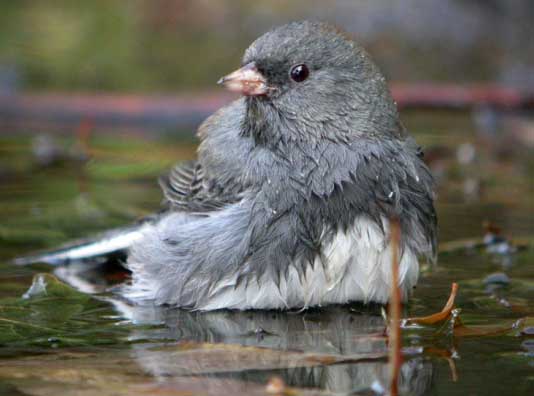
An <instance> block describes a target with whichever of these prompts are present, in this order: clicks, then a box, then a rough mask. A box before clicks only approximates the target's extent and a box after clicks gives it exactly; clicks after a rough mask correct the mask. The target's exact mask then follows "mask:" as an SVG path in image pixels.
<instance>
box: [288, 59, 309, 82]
mask: <svg viewBox="0 0 534 396" xmlns="http://www.w3.org/2000/svg"><path fill="white" fill-rule="evenodd" d="M290 75H291V78H292V79H293V81H296V82H302V81H304V80H306V79H307V78H308V76H309V75H310V71H309V70H308V66H306V65H305V64H304V63H302V64H300V65H296V66H293V67H292V68H291V72H290Z"/></svg>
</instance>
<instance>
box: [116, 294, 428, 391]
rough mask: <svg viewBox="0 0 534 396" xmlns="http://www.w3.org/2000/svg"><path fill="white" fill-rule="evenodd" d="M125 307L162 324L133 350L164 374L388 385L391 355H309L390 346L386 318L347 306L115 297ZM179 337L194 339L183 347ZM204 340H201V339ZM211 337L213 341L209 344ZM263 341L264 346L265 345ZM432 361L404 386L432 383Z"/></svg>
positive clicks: (408, 372)
mask: <svg viewBox="0 0 534 396" xmlns="http://www.w3.org/2000/svg"><path fill="white" fill-rule="evenodd" d="M110 302H111V303H112V304H113V305H114V307H115V308H116V309H117V311H118V312H119V314H120V315H121V316H123V317H125V318H127V319H128V320H130V321H131V322H133V323H136V324H144V325H147V324H159V325H163V326H159V327H157V328H147V327H146V326H145V327H143V328H139V329H138V330H134V331H133V332H132V333H131V334H130V336H129V339H130V340H131V341H136V340H137V341H141V340H150V342H149V343H134V344H133V346H132V356H133V357H134V358H135V360H136V361H137V363H138V364H139V365H140V366H141V367H143V369H144V370H145V371H146V372H147V373H149V374H150V375H153V376H155V377H157V378H158V379H160V380H166V379H168V378H169V377H176V376H184V375H187V376H189V375H208V376H214V375H215V376H217V377H218V378H220V377H222V378H227V379H232V380H235V379H239V380H247V381H253V382H259V383H265V382H266V381H267V380H268V378H270V377H271V376H272V375H279V376H281V377H282V378H283V379H284V381H285V382H286V383H287V384H288V385H290V386H298V387H320V388H323V389H328V390H331V391H336V392H337V391H343V392H347V391H358V390H369V389H371V388H372V387H375V388H376V387H377V386H378V384H388V376H389V368H388V364H387V360H386V358H384V359H378V360H376V359H374V360H373V359H370V360H368V361H362V362H356V363H350V364H349V363H347V364H333V365H322V364H310V362H305V361H304V360H303V359H304V358H305V356H308V354H313V355H319V356H359V355H362V354H379V355H380V354H382V353H383V354H384V356H386V355H385V354H386V353H387V346H386V339H385V338H384V337H383V336H382V334H383V331H384V322H383V319H382V318H381V317H380V316H378V315H372V314H357V313H353V312H351V311H350V310H349V309H348V308H346V307H331V308H328V309H323V310H320V311H308V312H304V313H291V312H280V311H245V312H240V311H216V312H188V311H183V310H178V309H170V308H164V307H163V308H162V307H154V306H150V305H145V306H132V305H130V304H128V303H126V302H124V301H120V300H115V299H110ZM175 341H182V342H183V341H188V342H193V344H191V345H189V346H188V347H187V348H184V349H181V348H180V345H182V344H180V343H179V344H176V342H175ZM197 343H198V344H197ZM204 343H209V346H208V347H206V346H205V344H204ZM258 347H259V348H262V349H258ZM431 377H432V366H431V363H430V362H429V361H424V360H423V359H422V358H419V357H416V358H412V359H409V360H407V361H406V362H405V363H404V364H403V366H402V369H401V380H400V381H401V389H402V392H403V393H406V394H411V395H418V394H423V393H424V392H426V391H427V390H428V389H429V386H430V383H431Z"/></svg>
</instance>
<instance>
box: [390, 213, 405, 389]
mask: <svg viewBox="0 0 534 396" xmlns="http://www.w3.org/2000/svg"><path fill="white" fill-rule="evenodd" d="M390 237H391V250H392V253H391V294H390V300H389V367H390V379H391V383H390V394H391V395H392V396H396V395H398V394H399V388H398V383H399V373H400V367H401V364H402V353H401V327H400V319H401V295H400V289H399V245H400V224H399V221H398V220H397V219H395V220H392V221H391V236H390Z"/></svg>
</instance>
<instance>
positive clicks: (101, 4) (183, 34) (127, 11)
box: [0, 0, 534, 93]
mask: <svg viewBox="0 0 534 396" xmlns="http://www.w3.org/2000/svg"><path fill="white" fill-rule="evenodd" d="M2 3H3V4H2V6H1V9H2V12H1V15H0V89H1V90H2V91H4V92H6V91H17V90H32V91H33V90H39V91H50V90H53V91H63V92H69V91H92V92H94V91H114V92H125V91H126V92H144V93H155V92H157V93H161V92H167V93H175V92H178V91H183V90H186V89H187V90H191V91H196V90H200V89H208V88H212V87H213V84H214V82H215V81H216V80H217V78H218V76H220V75H222V74H223V73H225V72H227V71H228V70H231V69H232V67H235V66H236V65H237V64H238V63H239V59H240V57H241V55H242V52H243V50H244V48H246V47H247V46H248V44H250V42H251V41H252V40H254V39H255V38H256V37H258V36H259V35H260V34H261V33H263V32H265V31H266V30H268V29H270V28H271V27H272V26H275V25H278V24H281V23H284V22H288V21H291V20H295V19H307V18H311V19H323V20H326V21H329V22H333V23H336V24H338V25H339V26H341V27H343V28H344V29H346V30H348V31H349V32H351V33H352V34H353V35H354V37H356V39H357V40H358V41H359V42H360V43H362V44H363V45H364V46H365V47H366V48H367V49H368V50H369V51H370V52H371V53H372V54H373V56H374V58H375V60H376V61H377V63H378V64H379V65H380V66H381V67H382V69H383V70H384V71H385V72H386V74H387V75H388V76H389V78H390V79H391V80H393V81H421V80H423V81H448V82H455V83H458V82H473V81H477V82H480V81H491V82H498V83H503V84H511V85H513V86H516V87H521V88H526V87H529V88H533V87H534V74H533V73H532V70H533V67H534V42H533V40H532V37H534V24H533V23H532V21H533V20H534V4H533V3H532V1H529V0H514V1H502V0H427V1H418V0H400V1H395V2H390V1H387V0H373V1H371V0H367V1H365V0H360V1H346V0H337V1H330V2H328V3H326V2H324V1H318V0H311V1H304V0H299V1H291V2H284V1H272V0H270V1H261V2H250V1H245V0H241V1H240V0H221V1H217V2H213V1H208V0H199V1H191V0H133V1H128V2H124V1H120V0H95V1H91V2H87V1H67V0H54V1H46V2H42V1H24V0H21V1H5V2H2Z"/></svg>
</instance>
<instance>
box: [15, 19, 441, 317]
mask: <svg viewBox="0 0 534 396" xmlns="http://www.w3.org/2000/svg"><path fill="white" fill-rule="evenodd" d="M219 83H220V84H222V85H223V86H225V87H226V88H228V89H229V90H231V91H234V92H240V93H241V94H242V97H241V98H240V99H238V100H236V101H234V102H233V103H231V104H229V105H228V106H226V107H224V108H222V109H220V110H219V111H217V112H216V113H215V114H213V115H212V116H210V117H209V118H208V119H207V120H206V121H205V122H204V123H203V124H202V125H201V126H200V127H199V129H198V136H199V138H200V141H201V142H200V146H199V148H198V158H197V160H196V161H193V162H190V163H186V164H179V165H177V166H176V167H174V168H173V169H172V170H171V171H170V172H169V173H168V175H167V176H165V177H163V178H162V179H161V183H160V184H161V186H162V189H163V193H164V196H165V199H166V210H164V211H163V212H162V213H161V214H159V215H156V216H154V217H153V218H151V219H148V220H146V221H143V222H141V223H140V224H138V225H134V226H131V227H130V228H127V229H121V230H115V231H111V232H108V233H106V234H104V235H103V236H101V237H100V238H95V239H92V240H89V241H84V242H81V243H79V244H77V245H76V246H74V247H72V246H70V247H67V248H65V249H61V250H58V251H55V252H50V253H48V254H45V255H41V256H38V257H33V258H30V259H21V260H20V261H19V262H20V263H24V262H29V261H32V260H38V261H45V262H49V263H53V264H61V263H65V262H68V261H71V262H72V261H80V260H87V259H91V258H94V257H102V256H104V257H105V256H107V255H108V254H112V253H114V252H117V251H127V252H128V259H127V261H126V266H127V268H128V269H129V270H130V271H131V272H132V275H131V281H130V283H129V284H127V285H124V286H123V287H122V288H121V290H120V292H121V293H122V294H123V295H124V296H126V297H128V298H129V299H131V300H133V301H150V302H153V303H155V304H169V305H173V306H178V307H183V308H188V309H196V310H215V309H223V308H230V309H240V310H244V309H292V308H307V307H312V306H320V305H326V304H340V303H341V304H343V303H348V302H352V301H362V302H378V303H385V302H387V300H388V297H389V290H390V283H391V259H392V243H391V241H390V230H391V224H392V222H393V221H395V222H398V224H400V230H401V240H400V249H401V255H400V260H399V274H400V279H399V282H400V288H401V291H402V295H403V298H407V297H408V296H409V294H410V291H411V289H412V288H413V287H414V286H415V284H416V282H417V278H418V272H419V264H418V259H419V258H424V259H427V260H434V259H435V255H436V243H437V242H436V234H437V231H436V223H437V221H436V214H435V211H434V206H433V180H432V176H431V174H430V172H429V170H428V168H427V166H426V165H425V163H424V162H423V160H422V150H421V148H420V147H418V146H417V144H416V143H415V142H414V140H413V139H412V138H411V137H410V136H409V134H408V133H407V131H406V129H405V128H404V126H403V125H402V123H401V122H400V120H399V114H398V112H397V108H396V105H395V102H394V101H393V100H392V98H391V95H390V92H389V90H388V86H387V83H386V80H385V78H384V77H383V75H382V74H381V72H380V71H379V69H378V68H377V67H376V66H375V64H374V63H373V62H372V61H371V59H370V57H369V55H368V54H367V53H366V52H365V51H364V50H363V49H362V48H361V47H360V46H359V45H358V44H356V43H355V42H354V41H353V40H352V39H350V38H349V37H348V36H347V35H346V34H344V33H343V32H340V31H339V30H337V29H336V28H334V27H332V26H329V25H327V24H324V23H317V22H306V21H305V22H294V23H290V24H287V25H284V26H281V27H278V28H275V29H273V30H271V31H269V32H267V33H265V34H264V35H263V36H261V37H260V38H258V39H257V40H256V41H254V42H253V43H252V44H251V46H250V47H249V48H248V49H247V50H246V52H245V54H244V57H243V60H242V67H241V68H240V69H238V70H237V71H235V72H233V73H231V74H229V75H227V76H226V77H223V78H222V79H220V80H219Z"/></svg>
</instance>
